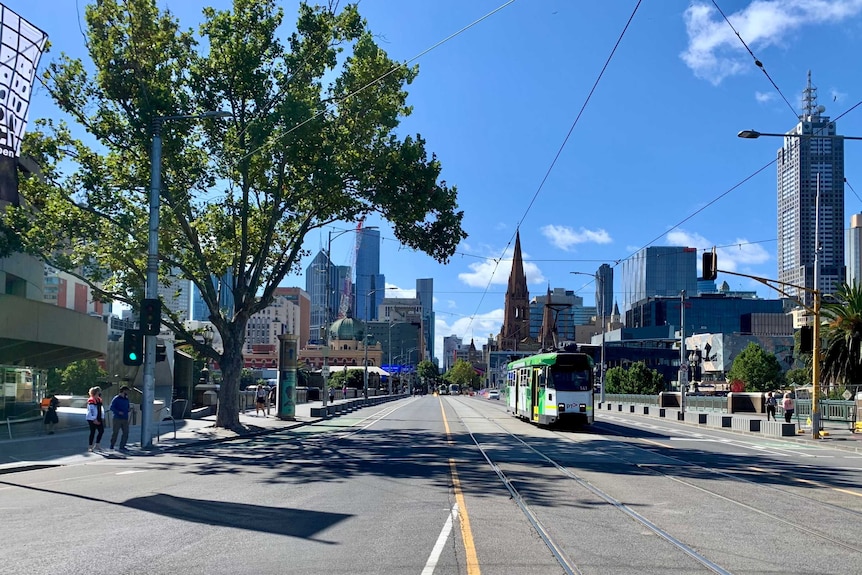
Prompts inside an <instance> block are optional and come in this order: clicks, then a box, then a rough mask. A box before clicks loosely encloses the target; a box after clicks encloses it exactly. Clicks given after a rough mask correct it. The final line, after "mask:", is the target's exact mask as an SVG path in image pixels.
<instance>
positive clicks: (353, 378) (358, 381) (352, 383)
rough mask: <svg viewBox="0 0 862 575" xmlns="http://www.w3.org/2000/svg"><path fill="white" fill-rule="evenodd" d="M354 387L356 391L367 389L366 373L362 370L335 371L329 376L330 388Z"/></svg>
mask: <svg viewBox="0 0 862 575" xmlns="http://www.w3.org/2000/svg"><path fill="white" fill-rule="evenodd" d="M345 384H347V387H352V388H355V389H365V373H364V370H362V369H343V370H341V371H333V372H331V373H330V374H329V386H330V387H344V385H345Z"/></svg>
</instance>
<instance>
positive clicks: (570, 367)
mask: <svg viewBox="0 0 862 575" xmlns="http://www.w3.org/2000/svg"><path fill="white" fill-rule="evenodd" d="M506 377H507V382H506V383H507V386H508V394H507V397H506V405H507V410H508V411H509V412H510V413H512V414H513V415H514V416H515V417H520V418H522V419H526V420H527V421H530V422H533V423H537V424H540V425H550V424H552V423H560V424H581V425H583V424H592V423H593V407H594V403H593V378H594V375H593V358H592V357H590V356H589V355H587V354H585V353H572V352H553V353H540V354H537V355H531V356H529V357H524V358H521V359H518V360H516V361H513V362H511V363H509V365H508V368H507V375H506Z"/></svg>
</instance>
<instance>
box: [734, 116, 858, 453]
mask: <svg viewBox="0 0 862 575" xmlns="http://www.w3.org/2000/svg"><path fill="white" fill-rule="evenodd" d="M737 136H738V137H740V138H744V139H749V140H750V139H755V138H759V137H760V136H775V137H779V138H828V139H840V140H862V137H860V136H841V135H838V134H775V133H768V132H758V131H757V130H742V131H741V132H739V133H738V134H737ZM814 210H815V225H814V278H813V279H814V289H810V288H808V287H807V286H791V284H786V283H785V284H784V285H788V286H791V287H795V288H796V289H797V290H802V291H806V292H810V293H811V294H812V296H813V302H812V307H811V308H809V307H808V306H806V305H805V304H804V301H803V302H802V307H803V308H805V309H806V310H807V311H809V312H811V313H813V314H814V326H812V330H811V332H812V334H811V335H812V339H813V340H814V341H813V342H812V349H811V364H812V365H811V437H812V438H813V439H820V344H821V342H820V306H821V303H822V294H821V291H820V286H819V285H818V284H819V276H820V257H819V254H820V237H819V233H820V171H819V170H818V172H817V192H816V196H815V207H814ZM767 285H769V284H767ZM801 299H803V300H804V298H801ZM797 399H798V398H797Z"/></svg>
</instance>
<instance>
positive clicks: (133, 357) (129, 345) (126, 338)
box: [123, 329, 144, 365]
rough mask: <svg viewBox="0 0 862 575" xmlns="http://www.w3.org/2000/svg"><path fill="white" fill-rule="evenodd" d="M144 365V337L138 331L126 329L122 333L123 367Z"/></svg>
mask: <svg viewBox="0 0 862 575" xmlns="http://www.w3.org/2000/svg"><path fill="white" fill-rule="evenodd" d="M142 363H144V336H143V335H142V334H141V332H140V330H137V329H127V330H125V331H124V332H123V365H141V364H142Z"/></svg>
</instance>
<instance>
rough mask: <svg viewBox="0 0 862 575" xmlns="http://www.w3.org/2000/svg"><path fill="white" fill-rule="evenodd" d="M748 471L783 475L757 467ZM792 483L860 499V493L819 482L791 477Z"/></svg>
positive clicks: (861, 494) (861, 495)
mask: <svg viewBox="0 0 862 575" xmlns="http://www.w3.org/2000/svg"><path fill="white" fill-rule="evenodd" d="M749 469H751V470H753V471H757V472H759V473H772V474H773V475H785V474H783V473H776V472H775V471H768V470H766V469H761V468H759V467H749ZM791 479H792V480H793V481H796V482H797V483H806V484H808V485H814V486H815V487H823V488H825V489H831V490H832V491H837V492H839V493H846V494H847V495H855V496H856V497H862V493H858V492H856V491H850V490H849V489H842V488H840V487H830V486H829V485H826V484H825V483H821V482H819V481H812V480H810V479H802V478H801V477H791Z"/></svg>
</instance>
